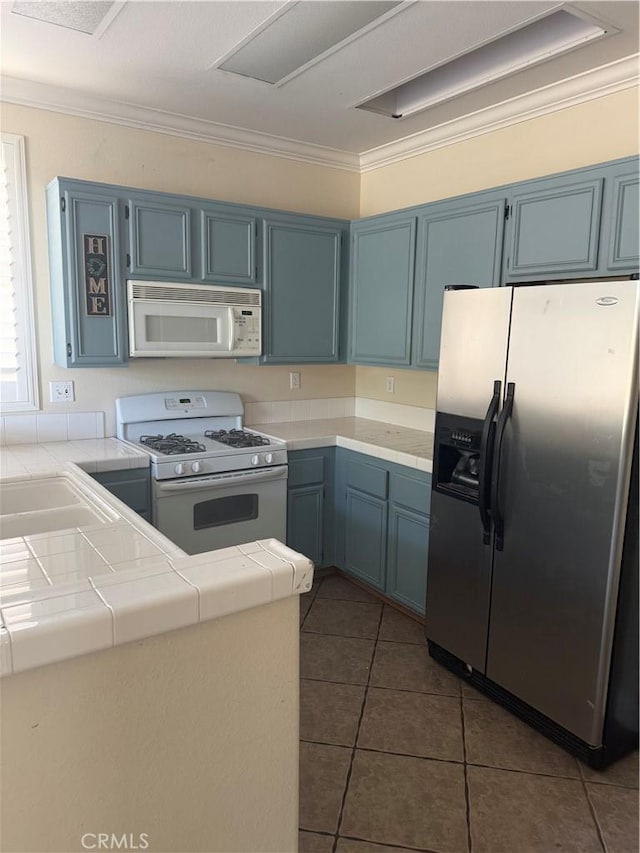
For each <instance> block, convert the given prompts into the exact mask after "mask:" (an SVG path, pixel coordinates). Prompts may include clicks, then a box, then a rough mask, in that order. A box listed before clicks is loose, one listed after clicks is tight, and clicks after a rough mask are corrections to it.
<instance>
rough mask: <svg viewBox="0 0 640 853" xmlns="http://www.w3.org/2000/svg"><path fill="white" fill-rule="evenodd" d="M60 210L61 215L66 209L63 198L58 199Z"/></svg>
mask: <svg viewBox="0 0 640 853" xmlns="http://www.w3.org/2000/svg"><path fill="white" fill-rule="evenodd" d="M60 209H61V210H62V212H63V213H64V212H65V210H66V209H67V201H66V199H65V198H61V199H60Z"/></svg>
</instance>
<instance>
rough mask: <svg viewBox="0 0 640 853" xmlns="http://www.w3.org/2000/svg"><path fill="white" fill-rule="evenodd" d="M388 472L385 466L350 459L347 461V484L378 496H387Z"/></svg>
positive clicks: (383, 497) (384, 497)
mask: <svg viewBox="0 0 640 853" xmlns="http://www.w3.org/2000/svg"><path fill="white" fill-rule="evenodd" d="M388 477H389V475H388V473H387V471H385V470H384V468H378V467H377V466H376V465H368V464H367V463H364V462H355V461H349V462H348V463H347V486H351V487H352V488H354V489H358V490H359V491H361V492H366V493H367V494H370V495H373V496H374V497H376V498H382V499H383V500H385V499H386V497H387V489H388Z"/></svg>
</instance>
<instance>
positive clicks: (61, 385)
mask: <svg viewBox="0 0 640 853" xmlns="http://www.w3.org/2000/svg"><path fill="white" fill-rule="evenodd" d="M75 399H76V395H75V391H74V388H73V382H72V381H61V382H49V401H50V402H51V403H73V401H74V400H75Z"/></svg>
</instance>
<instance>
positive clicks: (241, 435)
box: [204, 429, 270, 447]
mask: <svg viewBox="0 0 640 853" xmlns="http://www.w3.org/2000/svg"><path fill="white" fill-rule="evenodd" d="M204 437H205V438H212V439H213V440H214V441H219V442H220V443H221V444H227V445H229V447H264V446H265V445H268V444H270V441H269V439H268V438H263V437H262V436H261V435H256V434H255V433H252V432H245V431H244V430H243V429H230V430H226V429H218V430H213V429H208V430H207V431H206V432H205V434H204Z"/></svg>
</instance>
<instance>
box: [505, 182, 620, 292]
mask: <svg viewBox="0 0 640 853" xmlns="http://www.w3.org/2000/svg"><path fill="white" fill-rule="evenodd" d="M603 184H604V178H603V177H602V176H593V177H588V176H587V175H586V174H584V173H583V174H578V175H577V176H574V177H573V178H572V177H570V176H567V175H563V176H560V177H554V178H551V179H547V180H541V181H532V182H528V183H527V184H524V185H521V188H515V189H514V191H513V192H512V193H510V196H509V202H510V205H511V210H510V218H509V222H508V233H507V245H506V250H505V251H506V266H505V280H506V281H508V282H512V281H525V280H530V281H531V280H537V279H558V278H564V277H567V278H570V277H572V276H575V277H584V276H585V275H588V274H589V273H591V274H593V273H595V272H596V270H597V269H598V248H599V236H600V217H601V213H602V191H603Z"/></svg>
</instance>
